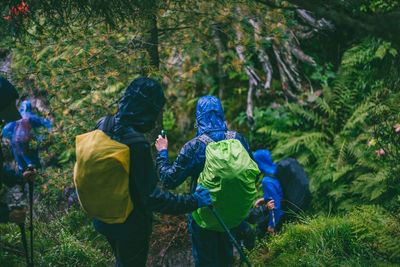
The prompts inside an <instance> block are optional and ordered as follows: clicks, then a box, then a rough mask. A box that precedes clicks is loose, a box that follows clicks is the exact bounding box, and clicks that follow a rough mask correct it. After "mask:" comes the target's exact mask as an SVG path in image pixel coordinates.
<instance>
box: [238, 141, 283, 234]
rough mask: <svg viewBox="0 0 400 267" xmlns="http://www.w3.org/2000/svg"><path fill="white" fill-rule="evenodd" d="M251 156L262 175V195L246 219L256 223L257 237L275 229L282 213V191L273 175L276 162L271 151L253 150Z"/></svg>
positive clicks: (273, 231)
mask: <svg viewBox="0 0 400 267" xmlns="http://www.w3.org/2000/svg"><path fill="white" fill-rule="evenodd" d="M253 156H254V160H255V162H256V163H257V165H258V168H259V169H260V171H261V172H262V173H263V175H264V177H263V179H262V181H261V183H262V187H263V191H264V196H263V197H262V198H260V199H258V200H257V201H256V203H255V206H256V207H257V208H255V209H252V210H251V211H250V214H249V217H248V218H247V219H246V221H248V222H250V223H257V226H256V235H257V237H258V238H262V237H263V236H264V235H265V234H266V232H267V231H268V232H270V233H275V232H276V230H277V229H276V227H277V226H278V224H279V222H280V217H281V216H282V215H283V211H282V210H281V201H282V198H283V191H282V187H281V184H280V183H279V181H278V179H276V178H275V177H274V176H275V173H276V168H277V164H276V163H274V162H273V161H272V157H271V153H270V152H269V151H268V150H266V149H259V150H257V151H256V152H254V155H253ZM264 203H266V206H264V205H263V204H264ZM272 212H273V215H272Z"/></svg>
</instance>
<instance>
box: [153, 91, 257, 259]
mask: <svg viewBox="0 0 400 267" xmlns="http://www.w3.org/2000/svg"><path fill="white" fill-rule="evenodd" d="M196 127H197V136H196V138H194V139H192V140H190V141H189V142H187V143H186V144H185V145H184V146H183V147H182V149H181V151H180V153H179V155H178V157H177V158H176V160H175V162H173V163H172V164H171V163H170V161H169V159H168V150H167V149H168V140H167V138H162V137H161V136H159V138H158V139H157V142H156V148H157V150H158V154H157V164H158V167H159V171H160V179H161V182H162V183H163V185H164V187H166V188H169V189H173V188H176V187H177V186H178V185H180V184H182V183H183V182H184V181H185V180H186V179H187V178H188V177H191V178H192V180H191V181H192V183H191V192H194V191H195V189H196V187H197V186H198V185H202V186H204V187H206V188H208V189H209V190H210V194H211V196H212V198H213V207H214V208H215V211H216V213H217V214H218V216H215V214H214V213H213V210H211V209H210V208H201V209H198V210H196V211H195V212H193V213H191V214H189V216H188V228H189V233H190V237H191V240H192V248H193V256H194V260H195V265H196V266H197V267H199V266H230V265H231V264H232V262H233V247H232V242H231V239H230V236H229V234H228V233H227V232H226V231H225V229H224V227H223V226H222V224H221V222H220V220H219V218H218V217H220V219H221V221H222V222H223V223H224V225H225V226H226V228H227V229H228V230H232V231H234V230H235V228H237V227H240V226H241V225H243V223H244V222H243V220H244V219H245V218H246V217H247V215H248V212H249V210H250V209H251V207H252V206H253V203H254V199H255V196H256V187H255V181H256V177H257V175H258V174H259V170H258V167H257V164H256V163H255V162H254V161H253V159H252V155H251V150H250V146H249V144H248V142H247V140H246V139H245V138H244V137H243V136H242V135H240V134H239V133H236V132H234V131H228V129H227V127H226V123H225V116H224V112H223V109H222V105H221V102H220V101H219V99H218V98H217V97H214V96H203V97H201V98H200V99H199V101H198V103H197V108H196Z"/></svg>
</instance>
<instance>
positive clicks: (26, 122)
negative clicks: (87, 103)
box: [3, 100, 52, 171]
mask: <svg viewBox="0 0 400 267" xmlns="http://www.w3.org/2000/svg"><path fill="white" fill-rule="evenodd" d="M19 112H20V114H21V116H22V118H21V119H19V120H17V121H13V122H10V123H8V124H7V125H6V126H4V129H3V136H4V137H5V138H10V139H11V146H12V149H13V153H14V157H15V159H16V160H17V163H18V168H19V169H20V170H21V171H22V170H25V169H26V168H27V167H28V166H36V167H39V166H40V162H39V143H40V141H41V139H42V137H41V136H39V135H37V134H35V131H36V130H37V129H38V128H40V127H46V128H47V129H49V130H50V131H51V130H52V126H51V122H50V121H49V120H47V119H44V118H42V117H38V116H37V115H35V114H33V113H32V104H31V103H30V102H29V101H28V100H25V101H23V102H22V104H21V106H20V109H19Z"/></svg>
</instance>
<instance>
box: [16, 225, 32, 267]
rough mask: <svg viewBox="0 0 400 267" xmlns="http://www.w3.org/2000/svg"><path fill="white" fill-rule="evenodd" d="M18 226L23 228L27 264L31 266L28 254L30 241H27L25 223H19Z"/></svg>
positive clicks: (22, 235)
mask: <svg viewBox="0 0 400 267" xmlns="http://www.w3.org/2000/svg"><path fill="white" fill-rule="evenodd" d="M18 226H19V229H20V230H21V238H22V244H23V245H24V251H25V261H26V266H27V267H30V264H29V255H28V243H27V242H26V232H25V224H23V223H20V224H18Z"/></svg>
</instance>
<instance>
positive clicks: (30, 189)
mask: <svg viewBox="0 0 400 267" xmlns="http://www.w3.org/2000/svg"><path fill="white" fill-rule="evenodd" d="M28 184H29V231H30V232H31V233H30V234H31V240H30V242H31V262H30V266H31V267H33V182H29V183H28Z"/></svg>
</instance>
